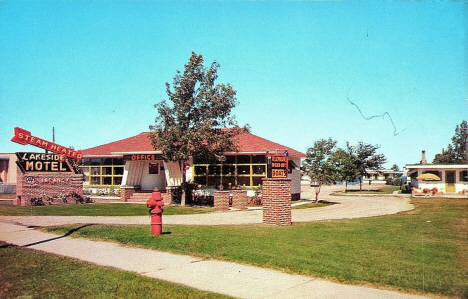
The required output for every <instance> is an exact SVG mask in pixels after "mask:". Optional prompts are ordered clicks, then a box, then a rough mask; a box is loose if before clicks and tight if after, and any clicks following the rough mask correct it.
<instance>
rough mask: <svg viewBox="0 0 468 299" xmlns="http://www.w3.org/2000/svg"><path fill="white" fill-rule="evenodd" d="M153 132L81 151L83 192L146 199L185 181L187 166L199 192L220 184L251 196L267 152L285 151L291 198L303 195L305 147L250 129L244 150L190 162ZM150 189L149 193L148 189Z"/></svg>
mask: <svg viewBox="0 0 468 299" xmlns="http://www.w3.org/2000/svg"><path fill="white" fill-rule="evenodd" d="M149 135H150V132H143V133H141V134H138V135H136V136H133V137H129V138H126V139H122V140H119V141H115V142H111V143H107V144H103V145H99V146H96V147H93V148H89V149H85V150H83V151H82V153H83V159H82V160H81V165H80V168H81V170H82V173H83V174H84V184H83V188H84V194H87V195H88V194H97V195H99V194H103V195H107V196H112V195H114V194H120V197H121V200H122V201H142V200H146V199H147V197H148V196H147V193H148V192H150V191H152V190H154V189H155V188H157V189H159V190H160V191H161V192H162V193H163V197H165V201H166V202H167V201H170V199H168V198H167V196H165V195H166V194H167V193H171V192H173V191H172V190H175V189H176V188H177V186H180V185H181V183H182V175H183V174H182V170H181V167H185V168H186V169H187V171H186V180H187V182H193V183H195V184H196V185H197V187H198V190H199V192H203V193H204V195H207V196H211V195H212V194H213V191H214V190H216V189H219V188H220V186H222V188H223V189H224V190H229V189H233V188H238V189H244V190H247V191H248V195H249V196H253V195H254V190H255V189H258V188H259V187H261V185H262V179H263V178H266V177H267V158H266V154H267V152H268V153H278V154H283V153H286V152H287V155H288V158H289V167H288V175H287V176H288V178H291V179H292V181H291V184H292V199H293V200H294V199H299V198H300V192H301V189H300V181H301V174H300V168H299V165H300V160H301V158H304V157H305V154H304V153H301V152H299V151H296V150H294V149H292V148H289V147H286V146H283V145H280V144H278V143H275V142H273V141H269V140H266V139H264V138H261V137H259V136H256V135H254V134H251V133H244V134H241V135H239V136H237V137H236V138H237V139H238V146H239V149H240V150H239V152H229V153H225V155H224V157H223V159H220V160H221V161H202V160H194V159H190V161H188V165H183V166H182V165H180V163H179V162H167V163H166V162H164V161H163V159H162V155H161V151H158V150H155V149H154V148H153V147H152V144H151V140H150V139H149ZM145 193H146V194H145Z"/></svg>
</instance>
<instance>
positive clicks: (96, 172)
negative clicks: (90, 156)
mask: <svg viewBox="0 0 468 299" xmlns="http://www.w3.org/2000/svg"><path fill="white" fill-rule="evenodd" d="M91 174H92V175H100V174H101V167H91Z"/></svg>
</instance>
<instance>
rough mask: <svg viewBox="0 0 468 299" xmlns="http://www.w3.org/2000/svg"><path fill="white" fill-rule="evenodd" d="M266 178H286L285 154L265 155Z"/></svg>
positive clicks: (287, 159)
mask: <svg viewBox="0 0 468 299" xmlns="http://www.w3.org/2000/svg"><path fill="white" fill-rule="evenodd" d="M266 157H267V177H268V178H287V177H288V164H289V157H288V155H287V153H285V154H267V156H266Z"/></svg>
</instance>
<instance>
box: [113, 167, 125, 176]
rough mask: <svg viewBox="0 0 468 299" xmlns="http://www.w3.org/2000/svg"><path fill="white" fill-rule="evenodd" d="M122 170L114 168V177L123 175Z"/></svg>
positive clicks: (121, 168)
mask: <svg viewBox="0 0 468 299" xmlns="http://www.w3.org/2000/svg"><path fill="white" fill-rule="evenodd" d="M123 173H124V168H123V167H114V174H116V175H123Z"/></svg>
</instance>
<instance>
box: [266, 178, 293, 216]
mask: <svg viewBox="0 0 468 299" xmlns="http://www.w3.org/2000/svg"><path fill="white" fill-rule="evenodd" d="M262 181H263V182H262V183H263V184H262V198H263V223H264V224H274V225H291V224H292V219H291V188H292V186H291V181H292V179H290V178H284V179H277V178H267V179H262Z"/></svg>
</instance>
